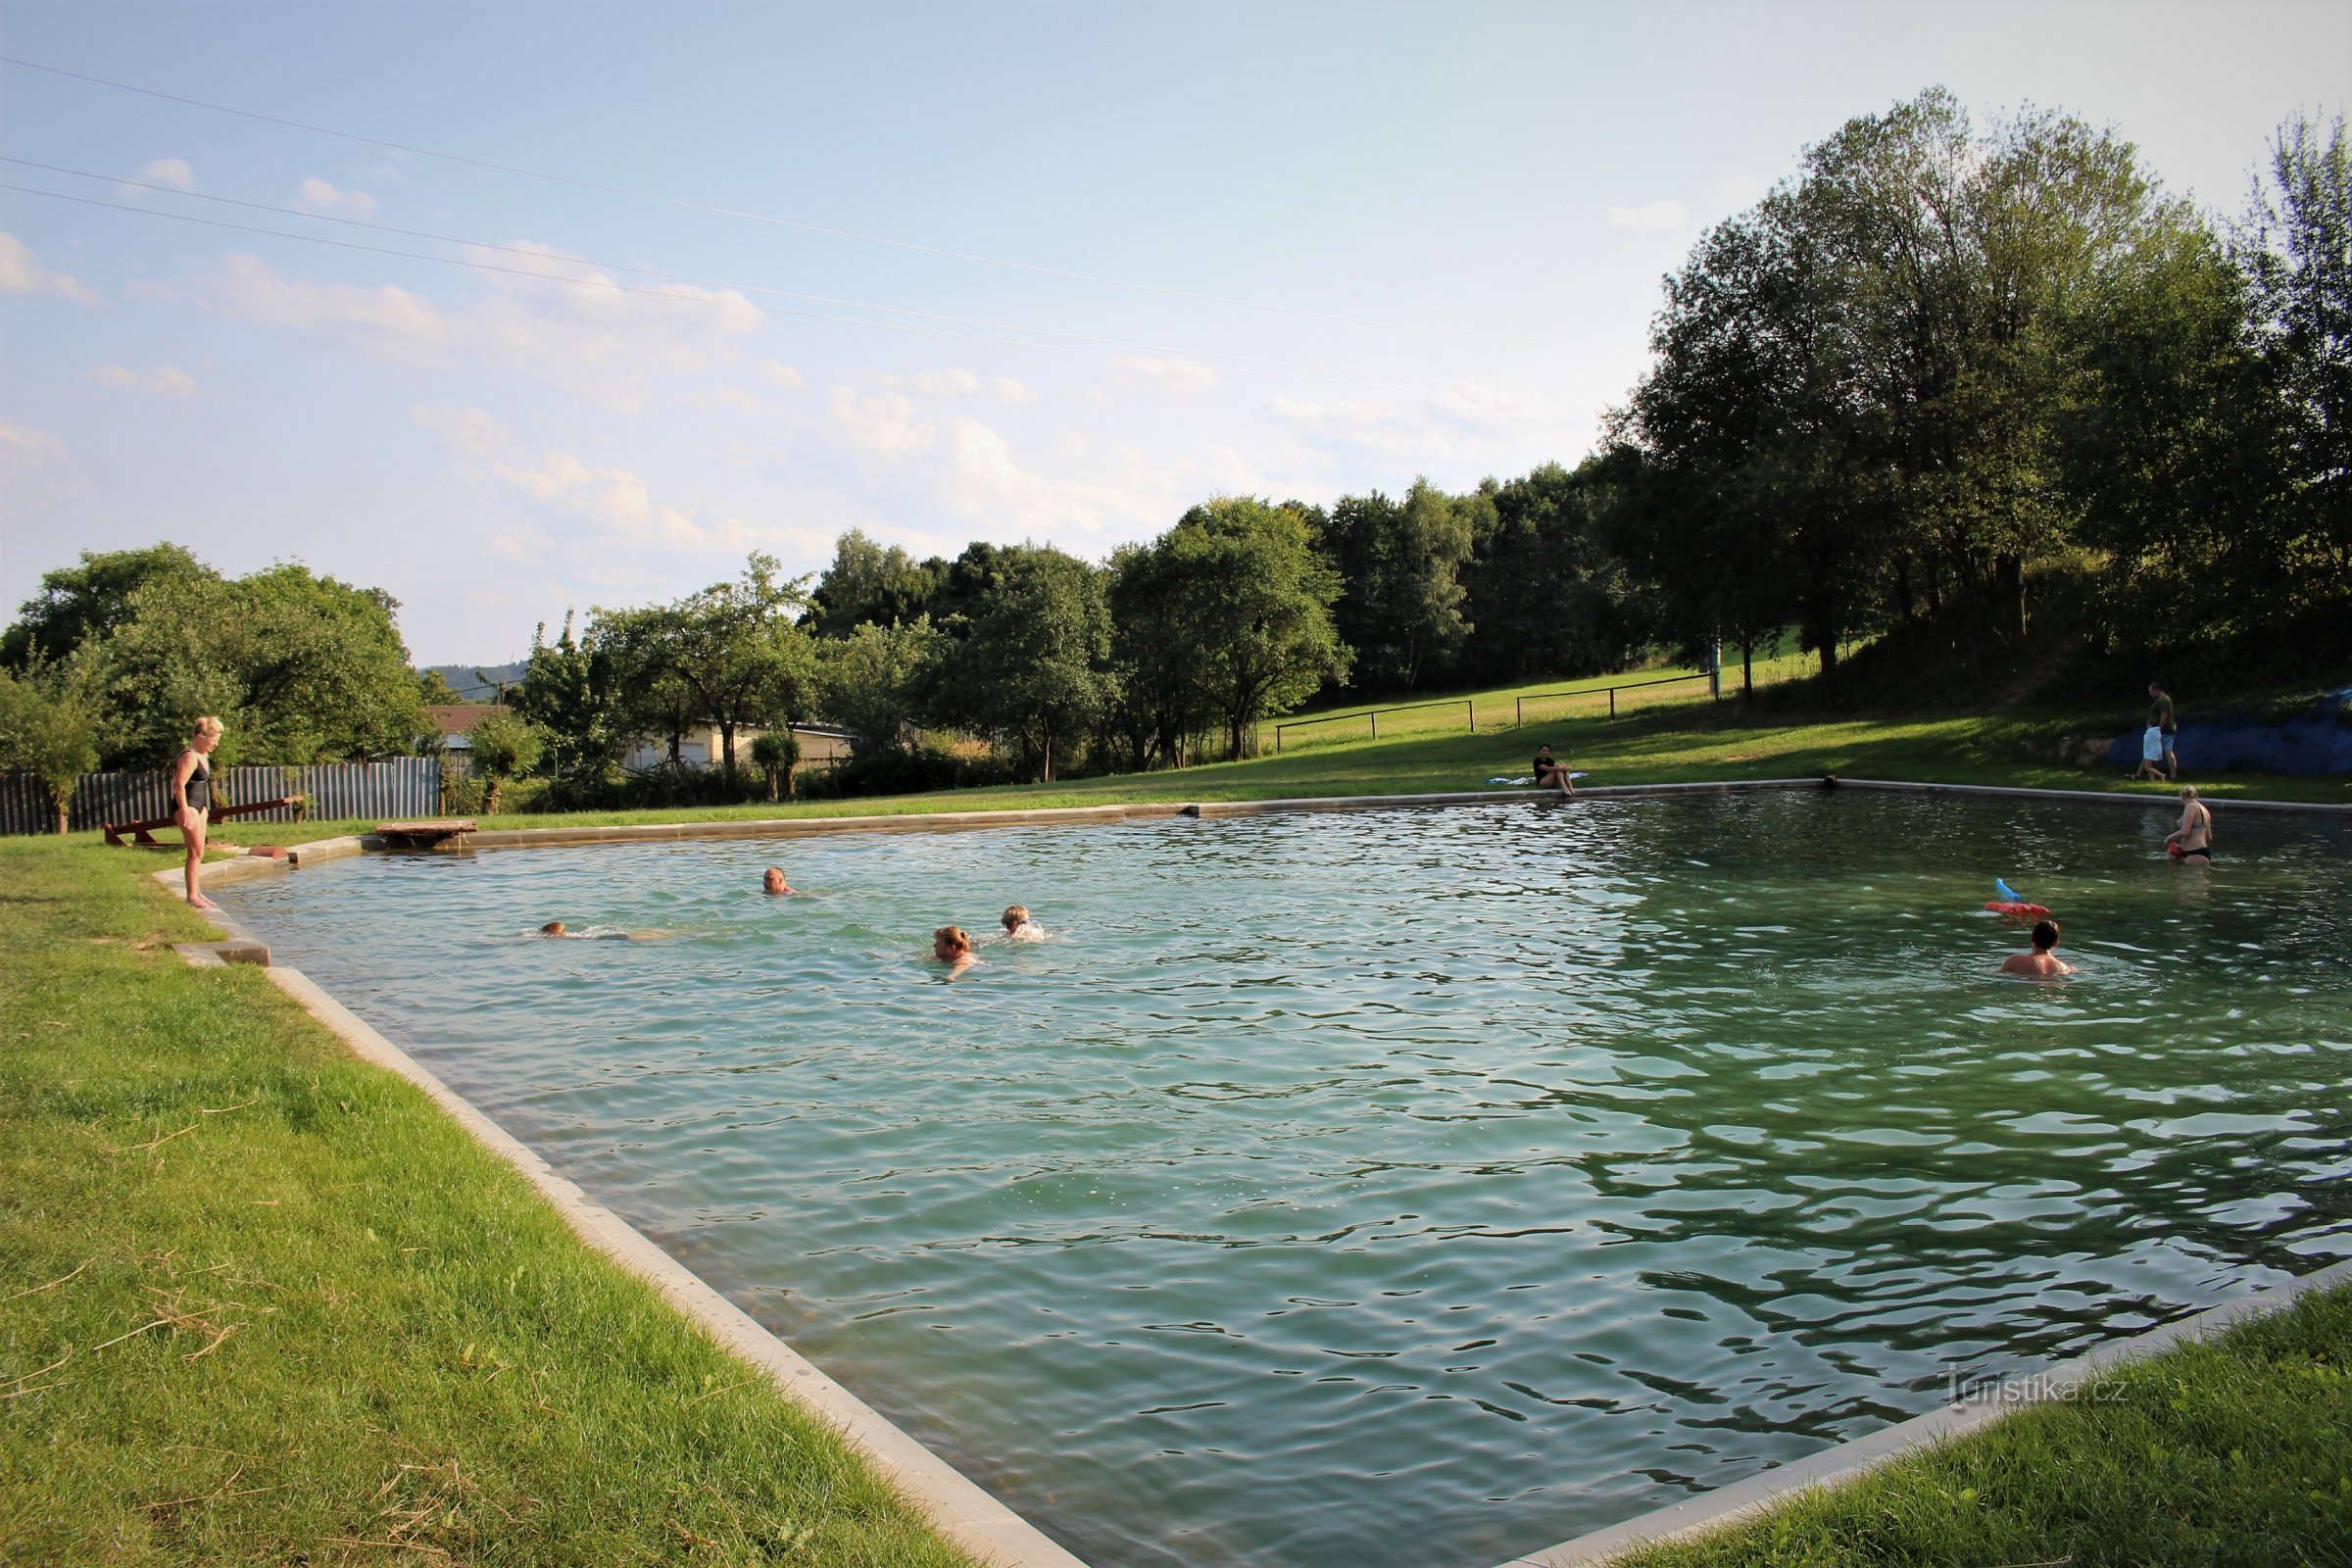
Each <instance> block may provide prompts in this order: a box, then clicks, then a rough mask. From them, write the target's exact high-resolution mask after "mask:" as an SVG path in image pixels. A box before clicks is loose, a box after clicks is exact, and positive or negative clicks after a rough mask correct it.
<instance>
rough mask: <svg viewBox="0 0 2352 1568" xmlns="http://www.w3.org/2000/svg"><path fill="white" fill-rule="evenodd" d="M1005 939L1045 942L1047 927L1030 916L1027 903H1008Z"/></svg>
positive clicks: (1010, 940) (1009, 940) (1008, 940)
mask: <svg viewBox="0 0 2352 1568" xmlns="http://www.w3.org/2000/svg"><path fill="white" fill-rule="evenodd" d="M1045 940H1046V928H1045V927H1044V926H1042V925H1039V924H1038V923H1037V922H1036V921H1035V920H1032V919H1030V918H1029V906H1027V905H1026V904H1013V905H1007V906H1006V907H1005V941H1007V942H1043V941H1045Z"/></svg>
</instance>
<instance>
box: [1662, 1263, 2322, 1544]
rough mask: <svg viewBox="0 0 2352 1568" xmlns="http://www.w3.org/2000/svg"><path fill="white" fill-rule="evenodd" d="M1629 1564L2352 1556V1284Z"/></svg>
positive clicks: (2118, 1372)
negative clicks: (2075, 1395) (2076, 1396)
mask: <svg viewBox="0 0 2352 1568" xmlns="http://www.w3.org/2000/svg"><path fill="white" fill-rule="evenodd" d="M1620 1562H1621V1564H1622V1568H1892V1565H1897V1564H1900V1565H1911V1564H1920V1565H1926V1564H1936V1565H1938V1568H1942V1565H1950V1568H1975V1565H1992V1564H2025V1563H2036V1564H2055V1563H2065V1564H2068V1565H2070V1568H2140V1565H2169V1564H2181V1565H2187V1564H2224V1563H2243V1564H2247V1565H2249V1568H2251V1565H2264V1568H2287V1565H2290V1564H2319V1563H2345V1562H2352V1287H2339V1288H2337V1289H2335V1290H2332V1291H2327V1292H2323V1293H2319V1294H2316V1295H2313V1296H2309V1297H2306V1298H2304V1299H2302V1300H2301V1301H2298V1302H2297V1303H2296V1304H2295V1306H2294V1308H2293V1309H2292V1310H2290V1311H2288V1312H2285V1313H2281V1314H2278V1315H2277V1316H2273V1317H2270V1318H2265V1319H2262V1320H2260V1321H2258V1322H2254V1323H2248V1324H2241V1325H2239V1326H2238V1327H2236V1328H2235V1329H2234V1330H2232V1331H2231V1332H2229V1334H2226V1335H2224V1336H2221V1337H2220V1338H2218V1339H2216V1340H2213V1341H2211V1342H2208V1343H2206V1344H2203V1345H2192V1346H2186V1347H2182V1348H2178V1349H2176V1350H2173V1351H2171V1352H2169V1353H2167V1354H2165V1355H2163V1356H2160V1357H2157V1358H2155V1359H2153V1360H2149V1361H2143V1362H2140V1363H2138V1364H2137V1365H2134V1366H2131V1367H2126V1368H2124V1369H2121V1370H2119V1371H2117V1372H2115V1373H2113V1374H2111V1375H2110V1376H2108V1377H2106V1378H2104V1379H2102V1380H2101V1381H2100V1382H2099V1383H2097V1384H2096V1385H2094V1387H2093V1389H2092V1390H2091V1392H2090V1394H2089V1396H2088V1397H2085V1398H2082V1399H2080V1400H2075V1401H2069V1402H2066V1403H2062V1404H2049V1405H2043V1406H2037V1407H2034V1408H2032V1409H2027V1410H2023V1411H2021V1412H2019V1413H2018V1414H2016V1415H2014V1416H2012V1417H2011V1418H2009V1419H2008V1420H2006V1421H2003V1422H2001V1423H2000V1424H1999V1425H1997V1426H1995V1427H1992V1428H1990V1429H1988V1430H1985V1431H1983V1432H1979V1433H1976V1434H1972V1435H1971V1436H1969V1437H1967V1438H1965V1439H1962V1440H1960V1441H1958V1442H1955V1443H1951V1444H1947V1445H1944V1446H1940V1447H1937V1448H1934V1449H1931V1450H1928V1451H1927V1452H1926V1453H1924V1454H1922V1455H1920V1456H1918V1457H1914V1458H1909V1459H1904V1460H1901V1461H1898V1462H1897V1463H1895V1464H1891V1465H1889V1466H1887V1468H1885V1469H1883V1470H1880V1471H1878V1472H1876V1473H1875V1474H1873V1475H1870V1476H1868V1477H1865V1478H1864V1479H1862V1480H1861V1481H1858V1482H1855V1483H1853V1484H1851V1485H1848V1486H1844V1487H1838V1488H1835V1489H1832V1490H1829V1491H1825V1492H1820V1493H1815V1494H1811V1495H1807V1496H1804V1497H1802V1498H1800V1499H1799V1500H1797V1501H1795V1502H1792V1503H1789V1504H1784V1505H1783V1506H1781V1507H1780V1508H1778V1509H1776V1510H1774V1511H1773V1512H1772V1513H1770V1514H1768V1515H1767V1516H1765V1517H1764V1518H1762V1519H1760V1520H1758V1521H1757V1522H1755V1523H1753V1524H1750V1525H1746V1526H1743V1527H1740V1528H1739V1529H1736V1530H1732V1531H1728V1532H1723V1533H1719V1534H1716V1535H1714V1536H1710V1537H1706V1538H1702V1539H1701V1540H1699V1541H1697V1542H1693V1543H1691V1544H1687V1545H1679V1546H1660V1547H1653V1548H1651V1549H1649V1550H1647V1551H1643V1552H1640V1553H1636V1554H1634V1555H1632V1556H1629V1557H1626V1558H1623V1559H1620Z"/></svg>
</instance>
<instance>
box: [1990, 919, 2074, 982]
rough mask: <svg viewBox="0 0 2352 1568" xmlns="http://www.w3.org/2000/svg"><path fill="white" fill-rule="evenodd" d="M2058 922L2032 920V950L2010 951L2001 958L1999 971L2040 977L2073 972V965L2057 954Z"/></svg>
mask: <svg viewBox="0 0 2352 1568" xmlns="http://www.w3.org/2000/svg"><path fill="white" fill-rule="evenodd" d="M2057 950H2058V922H2057V921H2055V920H2036V921H2034V951H2033V952H2032V953H2012V954H2011V955H2009V956H2007V957H2006V958H2003V959H2002V960H2001V973H2003V974H2022V975H2030V976H2032V977H2033V978H2034V979H2042V978H2044V977H2046V976H2049V975H2055V974H2073V973H2074V972H2075V966H2074V965H2073V964H2071V963H2066V962H2062V961H2061V960H2060V959H2059V956H2058V951H2057Z"/></svg>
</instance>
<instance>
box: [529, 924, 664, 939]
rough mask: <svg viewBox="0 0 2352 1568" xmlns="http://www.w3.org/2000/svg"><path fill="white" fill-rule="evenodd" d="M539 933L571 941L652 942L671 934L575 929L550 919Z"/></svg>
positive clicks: (662, 932)
mask: <svg viewBox="0 0 2352 1568" xmlns="http://www.w3.org/2000/svg"><path fill="white" fill-rule="evenodd" d="M539 934H540V935H541V936H543V937H563V938H564V939H566V940H567V941H571V942H652V941H655V940H656V939H658V938H661V937H665V936H667V935H669V933H668V932H666V931H574V930H573V929H572V928H571V927H569V926H567V925H565V924H564V922H563V921H561V920H550V921H548V922H547V924H545V925H543V926H541V927H540V928H539Z"/></svg>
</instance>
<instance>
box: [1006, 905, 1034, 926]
mask: <svg viewBox="0 0 2352 1568" xmlns="http://www.w3.org/2000/svg"><path fill="white" fill-rule="evenodd" d="M1028 923H1029V906H1027V905H1026V904H1008V905H1006V906H1005V930H1007V931H1011V930H1014V929H1015V928H1017V927H1020V926H1024V925H1027V924H1028Z"/></svg>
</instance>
